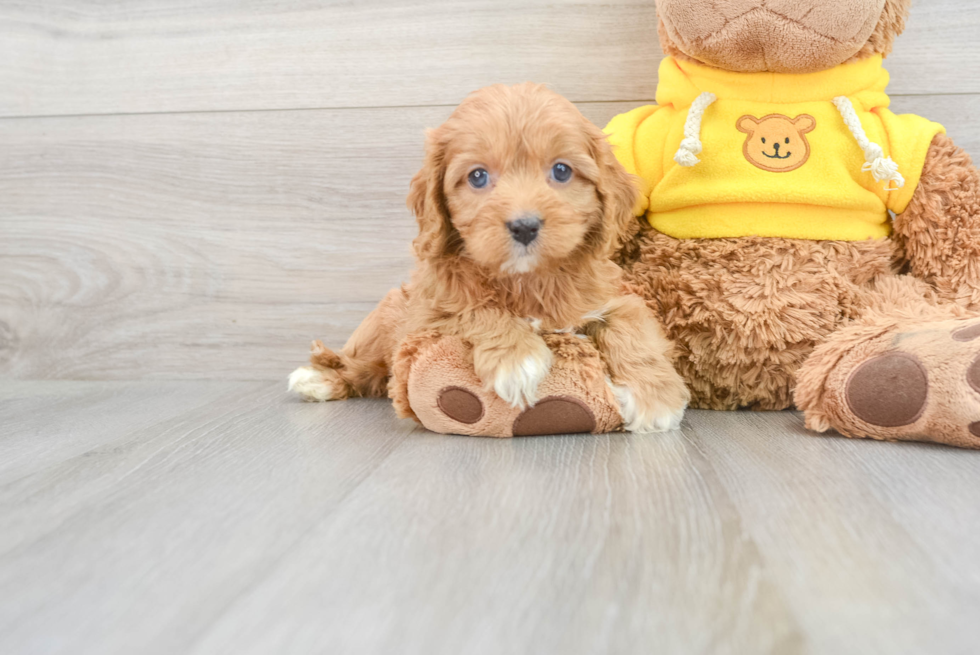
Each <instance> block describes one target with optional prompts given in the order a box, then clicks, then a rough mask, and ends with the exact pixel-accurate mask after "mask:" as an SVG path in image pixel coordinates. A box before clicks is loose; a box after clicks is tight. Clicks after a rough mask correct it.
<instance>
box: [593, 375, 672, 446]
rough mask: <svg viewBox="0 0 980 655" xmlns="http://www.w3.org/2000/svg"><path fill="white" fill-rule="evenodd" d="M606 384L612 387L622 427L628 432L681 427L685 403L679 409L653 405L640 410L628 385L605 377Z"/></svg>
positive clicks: (645, 431)
mask: <svg viewBox="0 0 980 655" xmlns="http://www.w3.org/2000/svg"><path fill="white" fill-rule="evenodd" d="M606 384H608V385H609V388H610V389H612V392H613V394H614V395H615V396H616V401H617V402H618V403H619V413H620V415H622V417H623V427H625V428H626V429H627V430H629V431H630V432H635V433H637V434H648V433H651V432H669V431H671V430H677V429H679V428H680V427H681V421H682V420H683V418H684V410H685V409H687V405H685V406H684V407H681V408H680V409H670V408H669V407H666V406H663V405H653V406H651V407H650V408H649V409H647V410H646V411H641V410H640V408H639V407H638V406H637V402H636V396H635V395H634V394H633V391H632V390H631V389H630V388H629V387H625V386H623V385H619V384H613V382H612V380H610V379H608V378H606Z"/></svg>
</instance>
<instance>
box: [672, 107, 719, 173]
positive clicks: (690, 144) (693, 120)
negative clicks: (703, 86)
mask: <svg viewBox="0 0 980 655" xmlns="http://www.w3.org/2000/svg"><path fill="white" fill-rule="evenodd" d="M717 99H718V96H716V95H715V94H713V93H702V94H701V95H699V96H698V97H697V98H696V99H695V100H694V102H692V103H691V109H690V111H688V112H687V121H686V122H685V123H684V140H683V141H681V147H680V148H679V149H678V150H677V154H676V155H674V161H676V162H677V163H678V164H680V165H681V166H697V165H698V164H700V163H701V160H700V159H698V157H697V156H698V155H700V154H701V151H702V150H703V149H704V146H703V145H702V144H701V121H702V120H703V119H704V112H705V111H707V109H708V107H710V106H711V105H712V103H714V101H715V100H717Z"/></svg>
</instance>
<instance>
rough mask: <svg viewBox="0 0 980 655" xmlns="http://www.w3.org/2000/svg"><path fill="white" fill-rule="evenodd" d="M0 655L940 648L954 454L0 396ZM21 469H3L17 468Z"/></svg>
mask: <svg viewBox="0 0 980 655" xmlns="http://www.w3.org/2000/svg"><path fill="white" fill-rule="evenodd" d="M0 419H2V420H3V424H4V426H5V429H4V430H3V432H2V433H0V462H6V461H7V460H8V458H10V457H11V456H13V457H14V458H15V459H18V460H19V462H20V463H19V464H18V465H17V466H16V468H9V467H6V468H4V469H3V470H0V592H2V593H0V652H4V653H42V652H43V653H72V655H87V654H89V653H92V654H96V653H98V654H99V655H113V654H115V653H120V654H127V655H128V654H129V653H135V652H139V653H146V654H147V655H155V654H157V653H159V654H161V655H164V654H167V655H169V654H170V653H199V654H202V655H203V654H205V653H206V654H208V655H212V654H217V655H220V654H224V653H229V654H230V653H235V654H236V655H237V654H248V653H269V652H274V653H311V652H330V653H347V652H357V653H365V654H371V653H390V652H395V651H397V652H399V653H406V654H413V653H426V654H435V655H438V654H442V653H447V654H448V653H461V652H466V653H476V654H481V653H501V652H508V653H518V654H521V653H548V652H561V653H568V654H569V655H577V654H579V653H596V652H603V653H634V652H637V651H638V650H640V651H651V652H657V653H665V654H673V653H685V654H687V653H705V654H707V653H712V654H715V653H718V654H727V653H731V654H733V655H737V654H741V653H773V654H774V655H793V654H795V653H810V654H814V655H819V654H823V653H827V654H836V653H841V652H860V653H897V654H900V655H903V654H906V653H908V654H912V653H924V652H928V653H936V654H940V655H944V654H946V653H950V654H952V653H967V652H972V650H973V646H974V645H975V644H976V641H977V638H978V637H980V631H978V629H977V627H976V622H975V616H976V613H977V611H978V609H980V584H978V580H980V564H978V562H977V558H976V556H975V554H976V552H977V547H978V545H980V536H978V535H980V533H978V532H977V530H976V528H975V526H977V525H980V507H978V505H977V503H976V502H974V499H975V498H976V497H977V494H978V492H980V453H970V452H964V451H958V450H953V449H942V448H934V447H929V446H918V445H914V444H884V443H876V442H861V441H847V440H844V439H841V438H833V437H821V438H817V437H813V436H810V435H808V434H806V433H805V432H804V430H803V428H802V424H801V419H800V418H799V416H798V415H796V414H792V413H770V414H751V413H726V412H691V413H689V415H688V418H687V420H686V421H685V423H684V426H683V429H682V431H680V432H674V433H670V434H665V435H659V436H656V437H650V436H643V437H637V436H633V435H628V434H615V435H602V436H572V437H546V438H529V439H519V440H505V441H501V440H485V439H474V438H462V437H446V436H440V435H433V434H430V433H427V432H425V431H423V430H420V429H418V428H416V427H415V425H414V424H413V423H412V422H410V421H399V420H398V419H396V418H395V416H394V412H393V410H392V409H391V407H390V404H389V403H388V402H386V401H347V402H341V403H330V404H320V405H315V404H303V403H300V402H298V401H296V400H295V399H292V398H290V397H288V396H287V395H286V394H285V392H284V390H283V389H282V386H281V385H278V384H277V385H275V386H272V387H270V386H269V385H268V383H248V382H245V383H242V382H237V383H236V382H172V383H159V382H141V383H140V382H136V383H129V382H126V383H122V382H28V383H21V382H13V381H9V382H0ZM28 446H30V447H31V448H32V449H33V450H32V451H31V456H30V457H28V458H23V457H21V455H22V454H24V453H26V452H27V451H26V450H25V448H27V447H28Z"/></svg>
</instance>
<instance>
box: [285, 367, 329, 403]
mask: <svg viewBox="0 0 980 655" xmlns="http://www.w3.org/2000/svg"><path fill="white" fill-rule="evenodd" d="M289 391H295V392H296V393H298V394H299V395H301V396H302V397H303V399H304V400H308V401H310V402H321V403H322V402H326V401H328V400H333V399H334V387H333V385H331V384H330V383H329V382H327V380H326V378H324V377H323V372H322V371H318V370H316V369H315V368H313V367H312V366H304V367H302V368H298V369H296V370H295V371H293V372H292V373H291V374H290V375H289Z"/></svg>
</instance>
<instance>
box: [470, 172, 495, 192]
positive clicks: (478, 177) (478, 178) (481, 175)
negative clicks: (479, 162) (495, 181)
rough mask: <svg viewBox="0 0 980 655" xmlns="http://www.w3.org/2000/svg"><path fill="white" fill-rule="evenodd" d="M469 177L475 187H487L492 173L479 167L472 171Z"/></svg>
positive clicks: (471, 184)
mask: <svg viewBox="0 0 980 655" xmlns="http://www.w3.org/2000/svg"><path fill="white" fill-rule="evenodd" d="M467 179H468V180H469V181H470V186H471V187H473V188H474V189H485V188H487V185H488V184H490V173H488V172H487V171H486V169H484V168H478V169H476V170H475V171H472V172H471V173H470V174H469V177H468V178H467Z"/></svg>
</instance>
